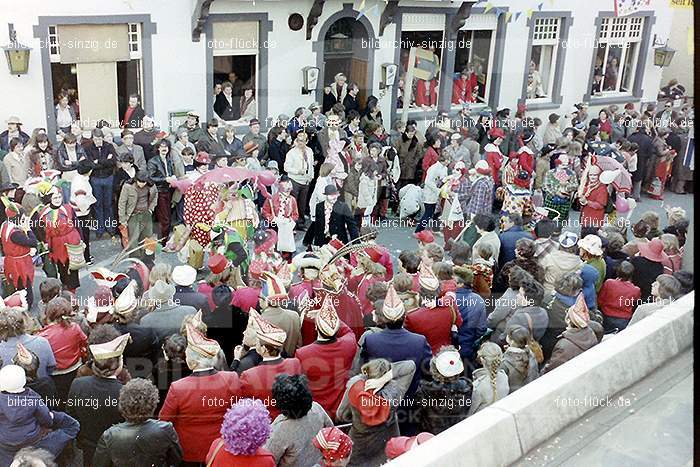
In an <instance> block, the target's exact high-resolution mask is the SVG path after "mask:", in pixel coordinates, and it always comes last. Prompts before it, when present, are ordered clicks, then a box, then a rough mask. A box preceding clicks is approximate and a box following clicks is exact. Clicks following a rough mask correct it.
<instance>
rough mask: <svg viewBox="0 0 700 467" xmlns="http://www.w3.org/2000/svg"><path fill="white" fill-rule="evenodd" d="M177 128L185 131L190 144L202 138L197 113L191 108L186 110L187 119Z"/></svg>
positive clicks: (202, 131) (202, 133) (202, 132)
mask: <svg viewBox="0 0 700 467" xmlns="http://www.w3.org/2000/svg"><path fill="white" fill-rule="evenodd" d="M179 130H185V131H187V136H188V140H189V142H190V143H192V144H197V141H199V140H200V139H202V138H204V130H203V129H202V127H201V126H200V125H199V114H198V113H197V112H195V111H193V110H191V111H189V112H187V119H186V120H185V122H184V123H183V124H182V125H180V126H179V127H178V131H179Z"/></svg>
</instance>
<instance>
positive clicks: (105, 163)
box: [84, 128, 117, 238]
mask: <svg viewBox="0 0 700 467" xmlns="http://www.w3.org/2000/svg"><path fill="white" fill-rule="evenodd" d="M84 148H85V155H86V156H87V160H88V161H90V162H91V163H92V166H93V167H94V169H93V170H92V173H91V174H90V184H91V185H92V192H93V193H92V194H93V196H94V197H95V199H96V200H97V201H96V202H95V208H94V209H95V217H96V218H97V219H96V220H97V229H96V230H97V232H96V233H97V238H100V237H102V235H104V233H105V232H107V233H109V234H111V235H114V234H115V233H116V225H113V212H112V210H113V204H114V203H113V200H112V193H113V192H114V169H115V168H116V166H117V152H116V150H115V149H114V146H113V145H111V144H105V142H104V133H103V132H102V130H101V129H99V128H95V129H94V130H92V142H90V144H88V145H86V146H84Z"/></svg>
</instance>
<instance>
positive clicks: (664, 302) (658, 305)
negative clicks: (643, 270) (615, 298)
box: [627, 274, 682, 326]
mask: <svg viewBox="0 0 700 467" xmlns="http://www.w3.org/2000/svg"><path fill="white" fill-rule="evenodd" d="M681 293H682V292H681V283H680V281H679V280H678V279H677V278H675V277H674V276H672V275H670V274H661V275H660V276H659V277H657V278H656V280H655V281H654V282H653V283H652V284H651V300H650V301H649V302H648V303H643V304H641V305H639V307H637V309H636V310H635V312H634V314H633V315H632V319H631V320H630V322H629V324H628V325H627V326H631V325H633V324H634V323H638V322H639V321H640V320H642V319H644V318H646V317H648V316H651V315H653V314H654V313H655V312H657V311H659V310H661V309H662V308H664V307H666V306H668V305H669V304H670V303H671V302H672V301H673V300H677V299H679V298H680V297H681Z"/></svg>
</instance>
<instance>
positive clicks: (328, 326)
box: [316, 294, 340, 337]
mask: <svg viewBox="0 0 700 467" xmlns="http://www.w3.org/2000/svg"><path fill="white" fill-rule="evenodd" d="M316 327H317V328H318V330H319V331H321V332H322V333H323V334H324V335H326V336H328V337H331V336H335V333H337V332H338V329H340V318H338V314H337V313H336V312H335V307H334V306H333V296H332V295H330V294H328V295H326V296H325V298H324V299H323V303H322V304H321V309H320V310H319V311H318V313H316Z"/></svg>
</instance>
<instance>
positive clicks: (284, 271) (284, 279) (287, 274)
mask: <svg viewBox="0 0 700 467" xmlns="http://www.w3.org/2000/svg"><path fill="white" fill-rule="evenodd" d="M277 278H278V279H279V280H280V282H281V284H282V287H284V288H285V289H287V288H288V287H289V286H290V285H292V270H291V269H290V267H289V263H288V262H286V261H285V262H283V263H282V265H281V266H280V267H279V269H277Z"/></svg>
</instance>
